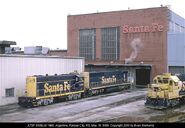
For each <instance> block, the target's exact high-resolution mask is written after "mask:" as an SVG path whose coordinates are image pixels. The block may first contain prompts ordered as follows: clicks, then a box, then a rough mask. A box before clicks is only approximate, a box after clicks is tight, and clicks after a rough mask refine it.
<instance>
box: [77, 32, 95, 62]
mask: <svg viewBox="0 0 185 128" xmlns="http://www.w3.org/2000/svg"><path fill="white" fill-rule="evenodd" d="M95 53H96V30H95V29H81V30H79V55H80V56H81V57H85V60H94V59H95V58H96V54H95Z"/></svg>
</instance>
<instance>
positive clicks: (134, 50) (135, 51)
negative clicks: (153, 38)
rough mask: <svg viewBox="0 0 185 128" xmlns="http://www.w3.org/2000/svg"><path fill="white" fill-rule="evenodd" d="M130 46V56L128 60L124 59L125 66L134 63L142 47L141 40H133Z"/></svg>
mask: <svg viewBox="0 0 185 128" xmlns="http://www.w3.org/2000/svg"><path fill="white" fill-rule="evenodd" d="M130 46H131V48H132V53H131V54H130V57H129V58H126V59H125V63H126V64H128V63H132V62H133V61H134V59H136V57H137V55H138V53H139V51H140V49H141V47H142V46H143V45H142V43H141V40H140V39H139V38H135V39H133V40H132V42H131V43H130Z"/></svg>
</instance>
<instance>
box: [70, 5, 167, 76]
mask: <svg viewBox="0 0 185 128" xmlns="http://www.w3.org/2000/svg"><path fill="white" fill-rule="evenodd" d="M167 12H168V9H167V8H166V7H159V8H148V9H138V10H125V11H115V12H104V13H94V14H83V15H72V16H68V28H67V30H68V55H70V56H78V55H79V47H78V46H79V44H78V42H79V37H78V36H79V29H90V28H96V58H100V60H98V59H97V61H95V62H92V63H108V62H103V61H101V28H104V27H118V26H119V27H120V60H119V61H117V62H114V63H124V60H125V58H128V57H129V56H130V54H131V52H132V48H131V46H130V43H131V41H132V40H133V39H134V38H139V39H140V40H141V42H142V48H141V49H140V52H139V54H138V56H137V58H136V59H135V60H134V62H133V63H140V62H141V61H142V62H144V63H145V64H152V69H153V71H152V74H153V75H156V74H158V73H163V72H166V70H167V29H168V20H167ZM152 23H157V24H159V25H162V26H163V27H164V28H163V30H162V31H156V32H140V33H139V32H138V33H123V26H124V25H129V26H150V25H151V24H152ZM86 63H91V62H86Z"/></svg>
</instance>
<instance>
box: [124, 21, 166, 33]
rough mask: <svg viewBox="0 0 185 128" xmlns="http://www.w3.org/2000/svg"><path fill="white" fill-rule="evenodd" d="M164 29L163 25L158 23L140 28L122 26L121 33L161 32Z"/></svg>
mask: <svg viewBox="0 0 185 128" xmlns="http://www.w3.org/2000/svg"><path fill="white" fill-rule="evenodd" d="M163 29H164V26H163V25H160V24H158V23H152V24H151V25H145V26H143V25H141V26H129V25H124V26H123V33H140V32H162V31H163Z"/></svg>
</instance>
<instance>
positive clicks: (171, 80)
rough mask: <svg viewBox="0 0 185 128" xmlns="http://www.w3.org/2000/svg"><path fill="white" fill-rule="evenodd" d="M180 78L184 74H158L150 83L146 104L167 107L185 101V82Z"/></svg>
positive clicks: (160, 107)
mask: <svg viewBox="0 0 185 128" xmlns="http://www.w3.org/2000/svg"><path fill="white" fill-rule="evenodd" d="M179 78H182V75H179V76H177V75H172V74H170V73H164V74H162V75H157V76H156V77H154V79H153V83H152V84H149V85H148V92H147V96H146V102H145V106H147V107H149V108H154V109H165V108H169V107H175V106H178V105H181V104H184V103H185V84H184V82H183V81H181V80H180V79H179Z"/></svg>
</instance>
